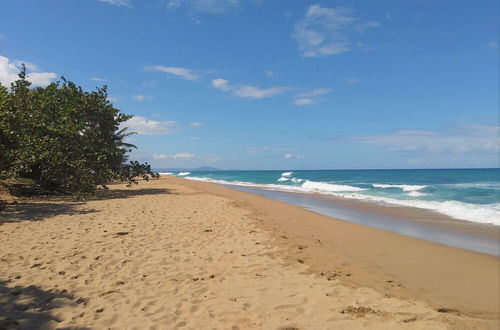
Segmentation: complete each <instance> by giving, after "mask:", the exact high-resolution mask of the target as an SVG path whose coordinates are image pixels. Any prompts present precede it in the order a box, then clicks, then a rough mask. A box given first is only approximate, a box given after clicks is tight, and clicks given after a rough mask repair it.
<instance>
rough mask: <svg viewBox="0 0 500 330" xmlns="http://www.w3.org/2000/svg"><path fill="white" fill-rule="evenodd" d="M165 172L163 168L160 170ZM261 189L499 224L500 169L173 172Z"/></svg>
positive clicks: (198, 178)
mask: <svg viewBox="0 0 500 330" xmlns="http://www.w3.org/2000/svg"><path fill="white" fill-rule="evenodd" d="M160 172H162V171H161V170H160ZM168 174H171V175H176V176H180V177H184V178H187V179H192V180H201V181H207V182H214V183H221V184H231V185H236V186H244V187H252V188H257V189H266V190H276V191H283V192H298V193H306V194H323V195H333V196H336V197H343V198H348V199H354V200H362V201H365V202H372V203H377V204H387V205H399V206H408V207H416V208H421V209H426V210H431V211H434V212H438V213H441V214H444V215H447V216H450V217H452V218H455V219H457V220H463V221H470V222H476V223H484V224H492V225H496V226H499V225H500V169H439V170H314V171H310V170H307V171H302V170H293V171H285V170H280V171H213V172H203V171H199V172H191V173H190V172H173V173H168Z"/></svg>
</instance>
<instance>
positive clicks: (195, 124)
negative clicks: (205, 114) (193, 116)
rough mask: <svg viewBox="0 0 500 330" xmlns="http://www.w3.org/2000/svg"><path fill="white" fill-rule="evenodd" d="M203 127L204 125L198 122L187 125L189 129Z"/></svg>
mask: <svg viewBox="0 0 500 330" xmlns="http://www.w3.org/2000/svg"><path fill="white" fill-rule="evenodd" d="M203 125H205V124H204V123H201V122H199V121H193V122H191V123H189V126H191V127H201V126H203Z"/></svg>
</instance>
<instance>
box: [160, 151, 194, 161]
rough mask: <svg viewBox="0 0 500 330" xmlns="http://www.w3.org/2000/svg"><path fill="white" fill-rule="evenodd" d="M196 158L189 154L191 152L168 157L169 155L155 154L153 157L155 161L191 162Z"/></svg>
mask: <svg viewBox="0 0 500 330" xmlns="http://www.w3.org/2000/svg"><path fill="white" fill-rule="evenodd" d="M194 157H196V155H195V154H192V153H189V152H183V153H179V154H174V155H167V154H154V155H153V159H155V160H162V159H173V160H191V159H193V158H194Z"/></svg>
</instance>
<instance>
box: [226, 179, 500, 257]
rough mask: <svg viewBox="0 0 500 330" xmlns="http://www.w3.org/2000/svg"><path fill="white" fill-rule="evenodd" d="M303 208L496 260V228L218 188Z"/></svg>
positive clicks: (330, 199) (400, 209)
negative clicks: (251, 194)
mask: <svg viewBox="0 0 500 330" xmlns="http://www.w3.org/2000/svg"><path fill="white" fill-rule="evenodd" d="M221 185H223V186H227V187H229V188H231V189H235V190H239V191H244V192H248V193H253V194H258V195H262V196H264V197H267V198H271V199H273V200H278V201H282V202H285V203H288V204H292V205H297V206H300V207H303V208H305V209H307V210H309V211H312V212H315V213H318V214H322V215H325V216H328V217H330V218H334V219H338V220H342V221H347V222H350V223H356V224H360V225H363V226H368V227H371V228H377V229H381V230H385V231H389V232H393V233H396V234H399V235H404V236H408V237H413V238H417V239H422V240H425V241H429V242H434V243H438V244H442V245H447V246H451V247H455V248H460V249H464V250H468V251H473V252H479V253H484V254H488V255H492V256H496V257H498V256H500V227H498V226H495V225H493V224H485V223H478V222H471V221H467V220H460V219H455V218H452V217H449V216H447V215H444V214H440V213H437V212H433V211H430V210H426V209H419V208H415V207H409V206H400V205H383V204H378V203H370V202H365V201H360V200H356V199H349V198H342V197H336V196H328V195H322V194H305V193H300V192H284V191H277V190H271V189H259V188H252V187H244V186H238V185H230V184H221Z"/></svg>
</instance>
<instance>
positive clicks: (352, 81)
mask: <svg viewBox="0 0 500 330" xmlns="http://www.w3.org/2000/svg"><path fill="white" fill-rule="evenodd" d="M344 81H345V82H346V84H349V85H354V84H357V83H359V79H358V78H345V79H344Z"/></svg>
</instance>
